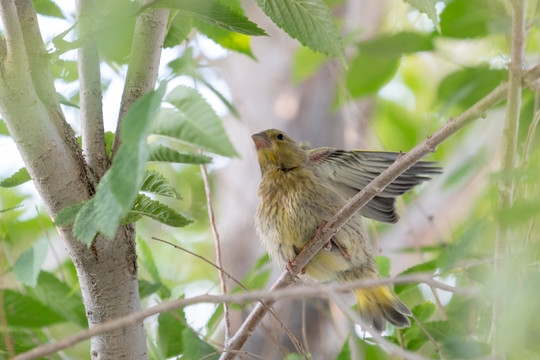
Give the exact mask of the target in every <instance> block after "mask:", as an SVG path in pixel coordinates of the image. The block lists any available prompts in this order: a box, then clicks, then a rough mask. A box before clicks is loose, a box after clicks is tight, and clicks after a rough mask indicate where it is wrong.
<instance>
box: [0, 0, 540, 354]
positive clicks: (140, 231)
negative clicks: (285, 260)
mask: <svg viewBox="0 0 540 360" xmlns="http://www.w3.org/2000/svg"><path fill="white" fill-rule="evenodd" d="M100 3H101V7H100V11H99V13H96V14H91V16H93V17H94V20H95V21H96V24H97V25H96V29H100V30H99V31H97V30H96V31H97V34H99V39H100V53H101V56H102V78H103V89H104V93H105V100H104V104H105V118H106V121H107V122H106V124H105V127H106V130H111V131H114V118H115V116H116V114H117V110H118V103H119V99H120V87H119V85H118V84H121V81H122V79H123V78H124V76H125V72H126V64H127V61H128V59H129V51H130V44H131V38H132V36H133V28H134V21H135V17H134V13H135V12H136V11H137V9H138V4H136V3H134V2H131V1H127V0H122V1H115V2H108V1H101V2H100ZM167 3H168V4H169V5H167V6H172V5H170V4H173V3H174V2H173V1H167ZM179 3H181V2H179ZM184 3H185V4H190V2H189V1H186V2H184ZM204 3H206V2H204ZM213 3H214V2H213ZM215 3H219V4H221V6H222V7H221V8H219V9H220V11H232V12H233V13H234V14H244V15H246V16H247V17H248V18H249V19H250V20H251V21H253V22H254V23H255V24H257V27H255V28H251V29H250V31H252V32H257V31H259V30H260V32H262V31H263V30H261V29H264V32H265V33H267V34H268V35H269V36H268V37H266V36H259V37H255V36H249V35H246V34H243V33H240V32H238V29H236V31H229V30H226V29H224V28H223V26H221V27H220V26H216V25H215V24H211V23H209V22H208V21H203V20H201V17H200V16H197V11H198V10H197V9H195V10H192V11H187V10H185V9H184V10H176V11H171V16H170V22H169V26H168V31H167V36H166V39H165V45H164V52H163V57H162V66H161V68H160V80H168V81H169V86H170V87H172V86H174V85H178V84H183V85H186V84H187V85H189V86H193V87H195V88H197V90H198V91H199V92H200V93H202V94H203V96H204V97H205V98H206V99H207V101H208V102H209V103H210V104H211V105H212V106H213V108H214V110H215V111H216V112H217V113H218V114H219V115H220V116H221V117H222V118H223V124H224V126H225V129H226V131H227V133H228V135H229V139H230V140H231V143H232V144H233V145H234V147H235V149H236V150H237V152H238V153H240V156H239V157H237V158H230V159H229V158H226V157H223V156H219V155H212V158H213V161H212V163H211V164H209V165H208V168H209V171H210V173H211V180H212V195H213V200H214V202H215V207H216V223H217V228H218V231H219V232H220V235H221V237H222V248H223V261H224V267H225V268H226V269H227V271H228V272H230V273H231V274H233V276H235V277H236V278H237V279H242V282H243V284H244V285H245V286H247V287H248V288H249V289H262V288H265V287H267V285H269V283H270V281H271V280H272V279H273V278H275V277H276V275H277V273H278V271H277V269H276V267H275V266H274V265H272V264H271V263H270V262H269V260H268V258H267V257H266V256H265V255H264V254H263V250H262V247H261V246H260V245H259V244H258V242H257V239H256V236H255V234H254V231H253V214H254V211H255V206H256V189H257V185H258V181H259V175H258V173H259V169H258V164H257V160H256V155H255V150H254V148H253V145H252V143H251V138H250V134H252V133H254V132H258V131H260V130H263V129H265V128H280V129H283V130H285V131H287V132H288V133H290V134H291V135H292V136H293V137H294V138H295V139H297V140H305V141H309V142H310V143H311V144H312V145H313V146H323V145H327V146H334V147H343V148H369V149H385V150H391V151H408V150H409V149H411V148H413V147H414V146H415V145H417V144H418V143H419V142H421V141H422V140H423V139H425V138H426V137H427V136H428V135H429V134H430V133H432V132H433V131H435V130H436V129H438V128H439V127H441V126H442V125H443V124H444V123H445V122H446V121H448V120H449V119H450V118H451V117H454V116H457V115H459V114H460V113H461V112H463V111H465V110H466V109H468V108H469V107H470V106H472V105H473V104H474V103H475V102H477V101H478V100H480V99H481V98H482V97H484V96H485V95H486V94H488V93H489V92H490V91H491V90H493V89H494V88H495V87H496V86H497V85H498V84H500V83H501V82H503V81H506V80H507V78H508V70H507V64H508V62H509V53H510V44H511V36H510V25H511V24H510V13H511V6H510V2H509V1H505V0H445V1H435V0H428V1H415V0H405V1H400V0H397V1H390V0H386V1H381V0H326V1H325V4H326V5H327V6H328V8H329V9H330V10H331V12H332V15H333V17H332V19H331V20H332V21H333V22H334V23H335V24H336V26H337V27H338V29H339V32H340V33H341V34H342V37H343V46H344V49H345V50H344V52H343V53H341V52H340V47H341V45H340V44H339V43H334V42H333V41H334V40H335V39H334V40H332V39H322V40H320V41H321V43H320V44H319V45H321V47H320V48H319V50H322V51H324V52H326V54H323V53H321V52H316V51H313V50H311V49H309V48H308V47H305V46H302V45H300V44H299V43H298V42H297V41H295V40H293V39H291V37H289V36H288V35H286V34H285V33H284V32H283V31H282V30H281V29H279V28H278V27H277V26H276V25H275V24H274V23H272V21H270V19H269V18H268V17H266V16H265V15H264V14H263V12H262V10H261V8H264V5H263V4H264V1H262V0H261V1H257V3H258V4H259V6H261V7H259V6H257V4H256V3H255V2H252V1H240V0H228V1H225V0H220V1H215ZM295 3H301V1H299V0H298V1H295ZM34 4H35V6H36V8H37V11H38V12H39V14H40V23H41V27H42V31H43V33H44V38H45V41H46V44H47V48H48V49H49V51H50V54H51V64H52V71H53V74H54V76H55V78H56V79H57V80H56V84H57V89H58V92H59V96H60V97H61V99H62V103H63V106H64V110H65V113H66V116H67V118H68V121H70V123H71V124H72V126H73V127H74V129H75V130H76V131H78V129H79V125H78V124H77V120H76V119H77V118H78V101H79V96H78V75H77V66H76V53H75V51H74V49H76V48H77V46H78V45H77V44H78V41H79V40H78V39H77V38H76V37H75V35H74V34H73V31H72V28H71V26H72V25H73V23H74V17H75V15H74V9H73V8H72V7H69V6H66V5H64V4H63V3H61V2H52V1H50V0H39V1H38V0H36V1H34ZM191 4H196V2H191ZM64 6H65V7H64ZM193 6H194V7H195V8H196V5H193ZM173 7H174V6H173ZM179 9H180V8H179ZM538 10H539V1H537V0H529V1H527V25H528V27H527V41H526V56H525V60H526V63H525V64H523V65H524V67H525V68H528V67H531V66H533V65H535V64H537V63H538V61H539V60H540V43H539V40H540V27H539V25H540V24H539V23H538V22H539V19H540V17H539V16H538ZM274 21H275V20H274ZM284 21H285V22H286V20H284ZM281 26H282V27H284V28H285V29H290V26H291V24H287V23H285V24H282V25H281ZM257 29H259V30H257ZM258 35H262V33H259V34H258ZM300 38H302V34H300ZM310 46H311V47H314V46H313V44H311V45H310ZM336 58H337V59H336ZM522 96H523V98H522V108H521V116H520V122H519V141H518V148H517V152H518V162H517V164H516V168H515V170H514V171H512V172H511V173H501V172H499V171H498V168H499V163H500V156H501V152H500V144H501V139H502V125H503V122H504V103H503V104H500V105H498V106H497V107H495V108H494V109H491V110H490V111H489V112H487V113H486V114H485V115H486V116H485V118H482V119H478V120H476V121H475V122H474V123H472V124H471V125H470V126H468V127H467V128H465V129H464V130H463V131H461V132H460V133H458V134H457V135H455V136H453V137H452V138H450V139H449V140H448V141H446V142H445V143H444V144H442V145H441V146H440V147H439V149H438V150H437V151H436V152H435V153H434V154H433V155H432V156H431V158H432V159H434V160H437V161H439V162H440V163H441V165H442V166H443V167H444V169H445V172H444V174H443V175H441V176H438V177H437V178H435V179H433V180H432V181H431V182H430V183H428V184H425V185H423V186H422V187H421V188H419V189H415V190H414V191H413V192H412V193H410V194H407V195H406V196H404V197H403V200H400V201H399V203H398V205H399V208H400V213H401V215H402V219H401V221H400V223H399V224H397V225H384V224H378V223H372V222H366V226H367V228H368V229H369V230H370V233H371V236H372V238H373V240H374V244H375V245H374V246H375V247H376V250H377V253H378V254H379V256H380V257H379V258H378V259H379V264H380V266H381V267H382V265H381V264H385V265H384V267H385V270H384V271H382V270H383V269H381V272H383V273H387V274H390V275H392V276H395V275H397V274H400V273H415V272H421V273H432V274H437V279H439V280H440V281H444V282H447V283H449V284H451V285H456V286H470V287H474V288H476V289H478V291H479V294H478V296H474V297H463V296H458V295H453V294H451V293H449V292H445V291H440V290H435V289H433V288H430V287H428V286H425V285H422V284H406V285H399V286H396V287H395V291H396V292H397V293H398V295H399V296H400V298H401V299H402V300H403V301H404V302H405V303H406V304H407V305H408V306H409V307H410V308H411V309H412V311H413V313H414V320H413V325H412V326H411V327H410V328H408V329H401V330H397V329H392V328H389V329H388V330H387V331H386V332H385V333H384V335H385V336H387V338H388V339H389V340H390V341H392V342H394V343H396V344H398V345H399V346H401V347H402V348H404V349H407V350H410V351H414V352H417V353H418V354H420V355H422V356H425V357H426V358H441V359H473V358H486V357H488V356H490V354H491V351H492V343H493V328H492V326H493V325H492V300H493V298H498V299H503V301H502V304H503V307H502V308H501V309H499V311H500V313H499V316H500V319H501V320H500V321H501V323H500V324H501V326H500V331H501V334H502V336H501V339H502V342H501V343H498V344H496V345H497V346H498V347H499V348H500V349H503V350H504V351H506V352H507V354H508V358H510V359H533V358H539V356H540V344H539V342H538V341H537V340H538V335H539V333H540V325H539V324H540V318H539V315H538V312H537V311H536V307H537V299H538V298H539V296H540V293H539V292H540V272H539V270H540V268H539V263H538V260H539V259H538V257H539V250H540V247H539V244H540V242H539V240H540V230H539V227H538V214H539V213H540V198H539V195H538V194H539V193H540V191H539V184H538V178H539V175H540V174H539V172H540V167H539V159H540V141H539V136H538V132H537V131H536V126H537V122H538V116H539V114H540V113H539V110H540V109H539V106H538V105H539V101H538V100H539V97H538V94H537V93H536V92H534V91H531V90H529V89H524V90H523V92H522ZM535 119H536V121H535ZM0 140H1V142H0V154H2V164H1V166H2V167H1V168H0V180H2V183H0V186H2V187H0V211H1V212H0V246H1V249H2V252H1V256H0V273H1V278H0V280H1V287H2V288H3V289H4V290H3V292H2V297H0V298H1V299H2V302H3V307H2V308H3V309H4V311H3V312H2V316H0V325H1V326H2V329H3V331H2V334H0V339H1V340H0V358H6V357H7V352H6V351H7V350H6V349H7V348H6V342H5V339H6V338H9V339H11V340H13V341H14V344H13V347H14V350H15V352H17V353H19V352H23V351H25V350H28V349H30V348H32V347H35V346H36V345H38V344H41V343H47V342H51V341H54V340H58V339H61V338H63V337H65V336H67V335H68V334H72V333H74V332H76V331H79V330H81V329H83V328H85V327H86V326H87V323H86V318H85V314H84V308H83V307H82V300H81V296H80V291H79V289H78V288H79V285H78V280H77V277H76V273H75V269H74V266H73V264H72V263H71V260H69V258H68V257H67V254H66V253H65V250H64V247H63V244H62V242H61V241H60V240H59V238H58V235H57V234H56V230H55V228H54V226H53V223H52V221H51V219H49V217H48V216H47V214H46V211H45V209H44V208H43V206H42V204H41V203H40V201H39V199H38V197H37V195H36V192H35V190H34V189H33V187H32V185H31V183H30V182H25V180H27V178H25V177H24V174H19V176H21V178H20V179H18V178H17V177H15V178H10V176H11V175H12V174H14V173H15V172H16V171H17V169H19V168H20V167H22V166H23V164H22V161H21V160H20V159H18V158H17V154H16V151H15V150H14V145H13V143H12V141H11V139H10V138H9V134H8V132H7V130H6V128H5V126H4V124H3V123H0ZM161 141H166V140H163V139H162V140H161ZM170 146H172V145H170ZM174 146H179V147H180V148H182V146H183V145H178V144H176V145H174ZM8 154H9V155H8ZM149 168H150V169H154V170H159V171H160V172H161V173H162V174H163V175H164V176H165V177H166V178H168V179H169V181H170V182H171V183H172V184H173V185H174V187H175V188H176V189H177V191H178V192H179V193H180V194H181V195H182V198H183V199H182V201H178V200H175V199H162V200H161V201H163V203H165V204H166V205H168V206H169V207H171V208H173V209H174V210H176V211H178V212H179V213H182V214H185V215H186V216H188V217H189V218H190V219H192V220H194V222H193V223H192V224H191V225H189V226H187V227H183V228H178V229H177V228H171V227H167V226H165V225H162V224H160V223H158V222H154V221H151V220H149V219H146V218H143V219H141V220H140V221H138V222H137V254H138V261H139V269H140V273H139V278H140V289H141V297H142V300H143V305H144V306H151V305H153V304H156V303H159V302H163V301H165V300H168V299H176V298H179V297H191V296H194V295H198V294H204V293H211V294H217V293H220V286H219V279H218V273H217V271H216V270H215V268H213V267H211V266H210V265H208V264H207V263H205V262H204V261H202V260H200V259H198V258H196V257H194V256H192V255H190V254H188V253H187V252H184V251H182V250H180V249H177V248H173V247H171V246H170V245H168V244H165V243H162V242H158V241H156V240H153V239H152V238H153V237H156V238H160V239H163V240H166V241H168V242H171V243H173V244H176V245H178V246H181V247H183V248H185V249H187V250H189V251H192V252H194V253H196V254H199V255H201V256H203V257H204V258H206V259H208V260H210V261H212V262H215V249H214V241H213V236H212V232H211V230H210V224H209V221H208V214H207V209H206V195H205V190H204V186H203V182H202V177H201V173H200V168H199V165H183V164H163V163H151V164H150V165H149ZM500 178H511V179H513V180H514V181H515V184H516V186H515V201H514V205H513V206H512V208H510V209H498V206H497V203H498V181H499V179H500ZM10 179H11V182H10ZM23 183H24V184H23ZM14 184H15V185H16V184H22V185H19V186H13V185H14ZM498 221H502V222H503V223H504V225H505V226H506V227H507V228H508V229H509V231H510V232H511V238H512V243H511V244H510V247H509V250H508V252H507V253H506V256H505V258H504V259H494V243H495V239H496V237H497V234H496V228H497V222H498ZM495 260H503V261H504V271H503V272H500V273H497V276H496V277H495V276H494V272H493V266H494V261H495ZM228 284H229V289H235V290H234V291H243V290H240V289H239V288H235V286H236V285H235V284H233V283H232V282H231V281H229V282H228ZM351 303H352V301H351ZM277 308H278V313H279V315H280V317H281V319H282V320H283V321H284V323H285V325H286V326H287V327H288V328H290V329H291V331H292V332H293V334H294V335H295V336H296V337H297V338H298V339H300V341H301V342H302V344H303V346H304V347H305V349H306V351H307V352H308V353H309V354H310V357H311V358H313V359H340V360H345V359H391V358H393V357H392V356H390V355H388V354H386V353H385V352H384V351H383V350H382V349H381V348H380V347H378V346H377V345H374V344H373V342H372V341H371V340H370V337H369V336H366V334H365V333H363V332H362V331H361V329H359V328H358V327H355V326H354V325H352V324H351V322H350V321H349V320H348V319H347V318H346V317H345V316H344V315H343V314H342V313H341V312H340V310H339V309H338V308H337V306H336V305H334V304H333V303H328V302H327V301H325V300H321V299H309V300H295V301H293V300H290V301H289V300H288V301H285V302H282V303H280V304H278V305H277ZM249 309H250V306H233V307H232V314H231V316H232V319H231V320H232V325H233V328H234V329H236V328H237V327H238V326H239V324H240V323H241V321H242V320H243V318H244V317H245V315H246V314H247V312H248V311H249ZM299 309H301V311H299ZM222 315H223V308H222V306H221V305H220V306H215V305H211V304H199V305H194V306H190V307H188V308H186V309H184V310H183V311H176V312H173V313H168V314H161V315H159V316H158V317H157V320H151V321H147V323H146V324H147V330H148V343H149V345H150V357H151V358H152V359H166V358H175V357H178V356H180V355H182V357H181V358H182V359H184V358H185V359H199V358H202V357H204V356H207V357H204V358H205V359H214V358H217V357H218V356H217V355H215V354H214V355H209V354H212V353H213V352H214V351H215V349H220V348H222V347H223V321H222ZM246 350H247V351H249V352H250V353H254V354H257V355H258V356H261V357H262V358H264V359H282V358H286V359H301V358H303V357H302V356H301V355H299V354H298V353H297V349H296V350H295V348H294V346H293V345H292V344H291V341H290V340H289V339H288V337H287V336H286V335H285V334H284V332H283V331H282V330H281V329H280V326H279V325H276V322H275V321H273V320H272V319H267V321H266V322H265V324H264V326H263V327H262V328H261V329H259V330H258V331H257V332H256V334H255V336H254V337H253V338H252V339H250V341H249V342H248V344H247V346H246ZM88 352H89V343H88V342H83V343H81V344H78V345H77V346H75V347H73V348H70V349H66V350H64V351H62V352H60V353H58V354H55V355H53V356H51V357H50V358H51V359H84V358H88ZM245 358H250V356H247V355H245Z"/></svg>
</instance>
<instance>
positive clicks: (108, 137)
mask: <svg viewBox="0 0 540 360" xmlns="http://www.w3.org/2000/svg"><path fill="white" fill-rule="evenodd" d="M113 141H114V133H113V132H111V131H107V132H106V133H105V148H106V151H107V156H111V149H112V144H113Z"/></svg>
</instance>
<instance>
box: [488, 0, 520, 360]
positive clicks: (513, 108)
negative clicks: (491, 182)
mask: <svg viewBox="0 0 540 360" xmlns="http://www.w3.org/2000/svg"><path fill="white" fill-rule="evenodd" d="M511 3H512V49H511V60H510V64H509V80H508V86H509V87H508V94H507V102H506V119H505V125H504V130H503V136H502V142H501V153H502V157H501V170H500V171H501V172H502V173H504V174H508V173H510V172H511V171H512V170H513V169H514V167H515V165H516V153H517V140H518V127H519V112H520V108H521V89H522V86H521V84H522V80H523V70H522V63H523V57H524V53H525V31H526V30H525V14H526V1H525V0H512V2H511ZM513 201H514V180H513V178H512V177H509V176H502V177H501V178H500V180H499V204H498V208H499V211H502V210H504V209H508V208H510V207H511V206H512V203H513ZM510 239H511V234H510V229H509V227H508V226H507V225H505V223H504V221H502V219H501V218H499V219H497V232H496V236H495V254H494V257H495V258H503V260H502V261H501V262H499V261H496V262H495V263H494V276H495V277H496V278H499V279H503V277H502V272H501V269H502V267H503V264H502V262H504V258H505V257H506V254H507V253H508V246H509V245H510ZM493 300H494V301H493V310H492V323H491V333H492V335H493V336H492V337H491V339H492V344H493V347H492V350H493V351H492V357H493V358H494V359H497V358H504V357H505V356H504V352H505V350H504V349H502V346H503V345H502V344H504V341H503V339H502V338H501V336H502V335H501V331H502V329H500V328H499V326H500V324H499V322H500V320H499V319H500V311H501V308H502V307H503V306H504V305H503V302H504V299H503V298H502V297H500V296H496V297H495V298H494V299H493Z"/></svg>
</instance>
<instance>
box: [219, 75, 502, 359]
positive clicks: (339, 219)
mask: <svg viewBox="0 0 540 360" xmlns="http://www.w3.org/2000/svg"><path fill="white" fill-rule="evenodd" d="M507 91H508V84H501V85H499V86H498V87H496V88H495V89H494V90H493V91H492V92H491V93H489V94H488V95H487V96H485V97H484V98H483V99H482V100H480V101H479V102H477V103H476V104H475V105H473V106H472V107H471V108H469V109H468V110H466V111H465V112H463V113H462V114H461V115H460V116H458V117H456V118H454V119H451V120H450V121H448V122H447V123H446V125H444V126H443V127H442V128H441V129H439V130H437V131H436V132H435V133H433V135H431V136H429V137H428V138H427V139H426V140H424V141H423V142H422V143H421V144H419V145H417V146H416V147H415V148H413V149H412V150H411V151H410V152H408V153H406V154H404V155H403V156H401V157H400V158H398V159H397V160H396V161H395V162H394V163H393V164H392V165H391V166H390V167H388V169H386V170H385V171H383V172H382V173H381V174H380V175H379V176H377V177H376V178H375V179H374V180H373V181H372V182H371V183H369V184H368V185H367V186H366V187H365V188H363V189H362V191H360V192H359V193H358V194H356V195H355V196H354V197H352V198H351V199H350V200H349V201H348V202H347V203H346V204H345V206H343V208H341V210H340V211H339V212H338V213H337V214H336V215H335V216H334V217H333V218H332V219H331V220H330V221H329V222H328V223H326V224H325V225H323V226H322V227H321V228H319V230H318V231H317V235H316V236H315V238H313V239H312V240H311V241H310V242H309V243H308V244H307V245H306V246H305V247H304V248H303V249H302V251H301V252H300V254H298V256H296V258H295V259H294V261H293V264H294V266H293V270H294V271H295V272H296V273H300V272H301V270H302V269H303V268H304V267H305V266H306V265H307V263H308V262H309V261H310V260H311V258H312V257H313V256H315V254H316V253H317V252H319V250H321V249H322V247H323V246H324V245H325V244H326V243H328V241H330V239H331V238H332V237H333V236H334V235H335V234H336V233H337V231H338V230H339V229H340V228H341V227H342V226H343V225H344V224H345V223H346V222H347V221H348V220H349V219H350V218H351V217H352V216H353V215H354V214H355V213H356V212H357V211H358V210H359V209H360V208H361V207H362V206H364V205H365V204H367V203H368V202H369V201H370V200H371V199H373V197H374V196H375V195H377V194H378V193H379V192H381V191H382V190H383V189H384V188H385V187H386V186H387V185H389V184H390V183H391V182H392V181H393V180H394V179H396V178H397V177H398V176H399V175H400V174H402V173H403V172H405V171H406V170H407V169H408V168H410V167H411V166H412V165H414V164H415V163H416V162H417V161H419V160H420V159H422V158H423V157H424V156H426V155H427V154H429V153H430V152H434V151H435V150H436V149H437V147H438V146H439V145H440V144H441V143H442V142H443V141H444V140H446V139H448V138H449V137H450V136H452V135H454V134H455V133H457V132H458V131H459V130H461V129H462V128H463V127H465V126H466V125H467V124H469V123H470V122H471V121H473V120H474V119H476V118H478V117H480V116H485V112H486V111H487V110H488V109H489V108H491V107H493V106H494V105H496V104H498V103H499V102H501V101H502V100H503V99H504V98H505V97H506V93H507ZM293 282H295V278H294V277H293V276H291V275H290V274H289V273H288V271H284V272H283V273H282V274H281V276H280V278H279V279H278V280H277V281H276V282H275V283H274V285H273V287H272V289H279V288H282V287H285V286H288V285H289V284H291V283H293ZM265 312H266V310H265V309H264V307H262V306H260V304H258V305H257V306H256V307H255V309H253V311H252V312H251V314H250V315H249V316H248V317H247V319H246V320H245V321H244V323H243V324H242V326H241V327H240V329H239V330H238V331H237V332H236V334H235V335H234V337H233V338H232V339H231V342H230V345H229V347H228V348H227V349H226V350H229V349H231V350H240V349H241V348H242V347H243V346H244V344H245V342H246V341H247V339H248V338H249V337H250V336H251V334H252V333H253V331H255V328H256V327H257V325H258V324H259V322H260V321H261V320H262V318H263V317H264V315H265ZM234 356H235V355H234V353H227V352H224V353H223V354H222V355H221V357H220V360H230V359H232V358H234Z"/></svg>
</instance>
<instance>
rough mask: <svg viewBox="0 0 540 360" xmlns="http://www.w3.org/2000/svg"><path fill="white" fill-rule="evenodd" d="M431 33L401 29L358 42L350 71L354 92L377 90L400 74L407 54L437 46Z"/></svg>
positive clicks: (354, 94)
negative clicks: (398, 72) (395, 32)
mask: <svg viewBox="0 0 540 360" xmlns="http://www.w3.org/2000/svg"><path fill="white" fill-rule="evenodd" d="M433 48H434V47H433V38H432V36H431V35H425V34H420V33H416V32H400V33H397V34H393V35H382V36H379V37H377V38H374V39H370V40H366V41H363V42H361V43H359V44H358V55H357V56H356V58H354V59H353V60H352V63H351V69H350V71H349V73H348V75H347V88H348V89H349V91H350V92H351V94H352V96H354V97H359V96H363V95H367V94H373V93H375V92H377V91H379V89H380V88H382V87H383V86H384V85H386V84H387V83H388V82H389V81H390V80H392V78H393V77H394V75H395V74H396V72H397V70H398V67H399V64H400V61H401V57H402V55H403V54H410V53H415V52H419V51H430V50H433Z"/></svg>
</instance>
